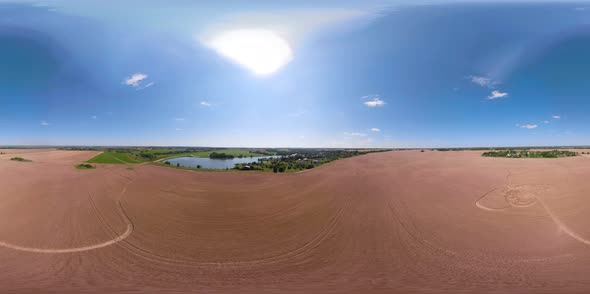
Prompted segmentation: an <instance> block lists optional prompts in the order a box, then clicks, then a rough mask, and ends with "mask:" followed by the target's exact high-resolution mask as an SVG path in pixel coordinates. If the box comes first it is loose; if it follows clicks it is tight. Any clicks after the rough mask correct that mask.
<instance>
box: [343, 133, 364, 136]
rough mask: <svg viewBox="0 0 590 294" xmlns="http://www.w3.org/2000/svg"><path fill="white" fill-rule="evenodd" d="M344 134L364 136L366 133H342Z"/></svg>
mask: <svg viewBox="0 0 590 294" xmlns="http://www.w3.org/2000/svg"><path fill="white" fill-rule="evenodd" d="M344 135H345V136H350V137H366V136H367V134H365V133H344Z"/></svg>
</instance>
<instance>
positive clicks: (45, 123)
mask: <svg viewBox="0 0 590 294" xmlns="http://www.w3.org/2000/svg"><path fill="white" fill-rule="evenodd" d="M39 124H40V125H42V126H48V125H49V123H48V122H46V121H44V120H42V121H41V123H39Z"/></svg>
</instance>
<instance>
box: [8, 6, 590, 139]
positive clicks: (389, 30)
mask: <svg viewBox="0 0 590 294" xmlns="http://www.w3.org/2000/svg"><path fill="white" fill-rule="evenodd" d="M120 2H123V3H116V4H115V2H109V3H108V4H107V3H106V2H105V1H70V0H62V1H59V0H56V1H20V2H15V1H0V64H1V67H0V145H22V144H35V145H70V144H75V145H161V146H171V145H182V146H232V147H239V146H245V147H459V146H522V145H587V144H590V130H589V128H588V126H590V116H589V115H588V109H590V99H588V92H589V91H588V90H589V88H590V83H588V81H587V79H588V77H589V76H590V55H589V54H588V52H590V3H588V2H586V3H584V2H579V3H575V2H570V3H567V4H564V3H558V2H556V3H552V2H550V1H542V2H541V1H538V2H520V3H507V2H506V1H503V2H500V1H499V2H485V3H483V2H480V1H472V2H465V1H463V2H457V1H420V2H419V3H418V2H416V1H292V2H283V1H280V3H279V1H248V2H246V1H219V2H223V3H216V4H215V3H205V1H180V0H178V1H120ZM236 30H264V32H271V33H272V34H273V36H274V35H276V36H278V37H280V40H281V41H284V42H285V43H286V44H287V45H288V47H289V49H290V50H291V51H290V54H291V55H290V58H289V59H288V60H285V61H284V64H281V65H282V66H280V67H279V68H278V70H276V71H274V72H272V73H266V74H262V75H261V74H257V73H256V72H254V71H253V70H252V69H250V68H248V67H246V66H243V65H242V64H240V63H239V62H236V61H235V60H233V59H232V58H229V57H228V56H226V55H224V54H223V52H221V51H220V49H219V48H218V47H215V46H216V45H214V44H213V43H215V42H213V41H212V40H216V38H219V36H222V35H223V34H224V33H226V32H228V31H236ZM234 47H236V46H234ZM237 47H241V46H237ZM230 49H231V48H230ZM233 49H235V48H233ZM240 49H241V50H238V53H240V52H241V51H243V50H247V48H245V47H244V48H240ZM262 49H264V48H262ZM270 53H271V54H267V55H264V54H266V53H264V54H263V57H264V58H262V60H258V61H257V62H258V63H260V62H267V61H268V60H271V59H272V56H271V55H272V53H273V52H272V51H270ZM267 57H268V58H267Z"/></svg>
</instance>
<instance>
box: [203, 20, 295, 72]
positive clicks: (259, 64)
mask: <svg viewBox="0 0 590 294" xmlns="http://www.w3.org/2000/svg"><path fill="white" fill-rule="evenodd" d="M209 46H211V47H212V48H213V49H215V50H216V51H217V52H218V53H219V54H221V55H223V56H225V57H228V58H230V59H231V60H233V61H235V62H236V63H238V64H240V65H242V66H244V67H246V68H248V69H250V70H252V71H253V72H254V73H255V74H258V75H266V74H270V73H273V72H275V71H277V70H278V69H279V68H281V67H282V66H284V65H285V64H287V63H289V61H291V59H293V52H292V51H291V47H290V46H289V43H287V41H286V40H285V39H283V38H281V37H280V36H279V35H277V34H276V33H274V32H272V31H269V30H255V29H241V30H231V31H226V32H222V33H221V34H219V35H217V36H215V37H214V38H213V39H212V40H211V41H210V42H209Z"/></svg>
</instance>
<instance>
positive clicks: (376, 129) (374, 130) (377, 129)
mask: <svg viewBox="0 0 590 294" xmlns="http://www.w3.org/2000/svg"><path fill="white" fill-rule="evenodd" d="M371 132H381V129H379V128H371Z"/></svg>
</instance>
